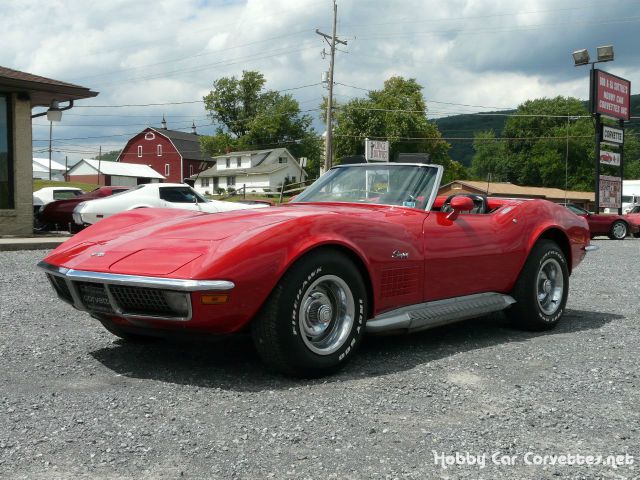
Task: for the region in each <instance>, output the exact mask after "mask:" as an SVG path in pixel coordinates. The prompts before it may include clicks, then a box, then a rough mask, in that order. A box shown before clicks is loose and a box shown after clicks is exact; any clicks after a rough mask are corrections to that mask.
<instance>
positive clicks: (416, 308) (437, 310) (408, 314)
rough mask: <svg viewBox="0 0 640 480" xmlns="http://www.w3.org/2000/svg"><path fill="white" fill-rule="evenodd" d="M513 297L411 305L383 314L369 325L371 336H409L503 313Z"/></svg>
mask: <svg viewBox="0 0 640 480" xmlns="http://www.w3.org/2000/svg"><path fill="white" fill-rule="evenodd" d="M514 303H515V300H514V299H513V298H512V297H510V296H509V295H504V294H501V293H496V292H486V293H478V294H474V295H466V296H464V297H455V298H447V299H445V300H435V301H432V302H426V303H422V304H419V305H408V306H406V307H402V308H398V309H396V310H392V311H390V312H386V313H383V314H382V315H378V316H377V317H374V318H372V319H371V320H369V321H368V322H367V325H366V331H367V332H369V333H390V332H398V333H408V332H416V331H419V330H426V329H429V328H434V327H439V326H441V325H446V324H448V323H454V322H459V321H461V320H466V319H469V318H474V317H480V316H482V315H486V314H489V313H493V312H499V311H501V310H504V309H506V308H508V307H509V306H510V305H512V304H514Z"/></svg>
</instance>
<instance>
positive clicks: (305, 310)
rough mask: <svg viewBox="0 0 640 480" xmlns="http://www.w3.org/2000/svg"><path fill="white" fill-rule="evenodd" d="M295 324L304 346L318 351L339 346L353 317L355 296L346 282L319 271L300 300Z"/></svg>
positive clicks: (347, 334)
mask: <svg viewBox="0 0 640 480" xmlns="http://www.w3.org/2000/svg"><path fill="white" fill-rule="evenodd" d="M299 305H300V307H299V310H298V325H299V327H300V335H301V337H302V341H303V342H304V344H305V346H306V347H307V348H308V349H309V350H311V351H312V352H313V353H316V354H318V355H331V354H332V353H334V352H336V351H337V350H339V349H340V347H342V346H343V345H344V344H345V342H346V341H347V339H348V338H349V334H350V332H351V329H352V328H353V323H354V321H355V313H356V308H355V300H354V298H353V293H352V292H351V288H349V285H347V283H346V282H345V281H344V280H343V279H342V278H340V277H338V276H336V275H323V276H321V277H319V278H317V279H316V280H314V282H313V283H312V284H311V285H309V287H308V288H307V289H306V290H305V292H304V295H303V296H302V299H301V300H300V304H299Z"/></svg>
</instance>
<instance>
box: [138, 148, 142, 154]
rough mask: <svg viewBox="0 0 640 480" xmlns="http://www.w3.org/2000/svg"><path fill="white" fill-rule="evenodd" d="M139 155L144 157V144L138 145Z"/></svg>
mask: <svg viewBox="0 0 640 480" xmlns="http://www.w3.org/2000/svg"><path fill="white" fill-rule="evenodd" d="M138 157H142V145H138Z"/></svg>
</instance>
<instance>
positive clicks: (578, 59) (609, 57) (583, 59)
mask: <svg viewBox="0 0 640 480" xmlns="http://www.w3.org/2000/svg"><path fill="white" fill-rule="evenodd" d="M596 50H597V52H598V59H597V60H595V61H593V62H591V61H590V60H591V59H590V57H589V50H587V49H586V48H583V49H582V50H576V51H575V52H573V53H572V56H573V63H574V65H575V66H576V67H580V66H582V65H591V68H593V65H595V64H596V63H602V62H611V61H613V45H603V46H602V47H598V48H597V49H596Z"/></svg>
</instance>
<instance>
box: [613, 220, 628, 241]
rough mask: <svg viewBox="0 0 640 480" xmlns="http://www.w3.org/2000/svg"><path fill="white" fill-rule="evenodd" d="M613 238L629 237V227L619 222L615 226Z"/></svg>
mask: <svg viewBox="0 0 640 480" xmlns="http://www.w3.org/2000/svg"><path fill="white" fill-rule="evenodd" d="M613 236H614V237H616V238H618V239H620V238H624V237H626V236H627V226H626V225H625V224H624V223H622V222H617V223H616V224H615V225H614V226H613Z"/></svg>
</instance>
